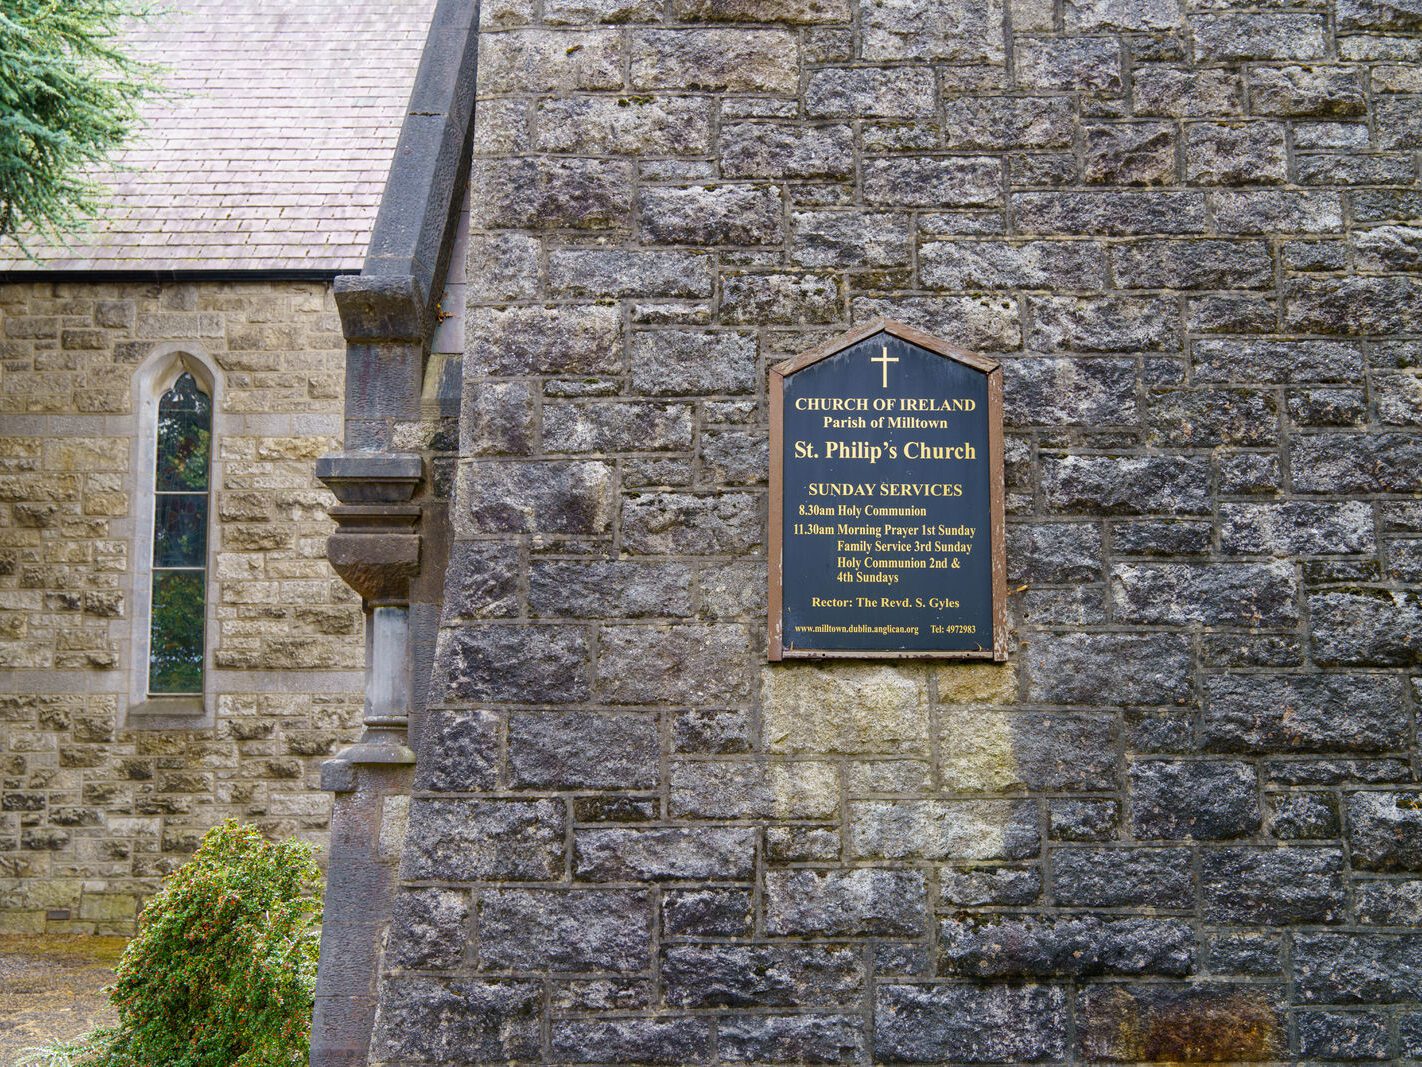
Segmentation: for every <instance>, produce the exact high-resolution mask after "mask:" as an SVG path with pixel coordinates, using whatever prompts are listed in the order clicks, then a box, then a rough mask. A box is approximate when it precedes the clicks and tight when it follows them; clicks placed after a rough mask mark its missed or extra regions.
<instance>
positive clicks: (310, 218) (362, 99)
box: [0, 0, 435, 271]
mask: <svg viewBox="0 0 1422 1067" xmlns="http://www.w3.org/2000/svg"><path fill="white" fill-rule="evenodd" d="M434 6H435V0H175V2H174V3H172V4H171V5H170V7H171V10H170V12H169V13H167V14H165V15H162V16H159V17H157V18H155V19H152V20H149V21H147V22H145V23H142V24H141V25H139V26H138V27H137V28H136V29H135V30H134V34H133V37H132V38H131V45H132V51H133V52H134V53H135V54H138V55H142V56H144V57H145V58H150V59H154V60H156V61H158V62H160V63H162V64H164V65H165V66H166V67H167V68H168V71H167V73H166V74H165V76H164V81H165V83H166V84H167V85H168V86H169V87H170V88H171V89H173V90H174V91H175V95H174V96H173V97H172V98H171V99H168V100H164V101H158V102H155V103H151V104H149V105H148V106H147V108H146V109H145V116H144V117H145V126H144V129H143V130H142V131H140V133H139V134H138V136H137V137H136V138H135V140H134V142H133V143H132V146H131V147H130V148H128V149H126V150H125V151H124V152H123V153H122V154H121V155H120V156H119V157H118V160H119V163H120V167H121V169H119V170H117V171H115V172H114V173H111V174H106V175H104V176H103V177H104V181H105V184H107V185H109V186H110V188H111V189H112V190H113V192H112V196H111V197H110V199H109V203H108V205H107V206H106V208H105V209H104V211H103V214H102V217H101V218H100V219H98V220H96V221H95V222H94V223H92V224H91V226H90V227H89V228H88V229H86V230H85V231H83V232H81V233H79V234H77V235H75V236H73V237H72V238H71V245H70V247H68V248H60V247H53V248H50V247H45V248H37V249H36V254H37V255H38V256H39V258H40V259H41V261H42V264H43V268H44V269H54V270H66V271H88V270H141V271H148V270H154V271H168V270H293V269H295V270H359V269H360V265H361V261H362V260H363V259H364V257H365V249H366V244H367V242H368V240H369V237H370V229H371V225H372V224H373V222H374V221H375V213H376V210H377V208H378V206H379V203H380V194H381V191H382V189H383V188H384V185H385V177H386V173H387V172H388V170H389V168H390V159H391V156H392V154H393V153H394V149H395V142H396V139H397V138H398V137H399V134H400V125H401V122H402V120H403V118H404V114H405V108H406V104H407V102H408V99H409V95H410V89H411V86H412V85H413V83H414V78H415V69H416V67H417V66H418V64H419V59H420V52H421V50H422V48H423V46H424V42H425V36H426V34H427V32H428V29H429V25H430V18H431V15H432V14H433V11H434ZM7 244H8V242H7ZM3 251H4V252H5V253H6V255H4V256H3V257H0V270H6V269H15V270H33V269H36V265H35V264H34V263H31V262H28V261H26V260H25V259H23V258H22V257H19V256H18V254H17V253H15V252H14V250H13V246H10V247H7V248H5V249H3Z"/></svg>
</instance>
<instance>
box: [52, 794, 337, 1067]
mask: <svg viewBox="0 0 1422 1067" xmlns="http://www.w3.org/2000/svg"><path fill="white" fill-rule="evenodd" d="M319 888H320V870H319V869H318V868H317V866H316V864H315V863H314V862H313V861H312V858H311V848H310V846H309V845H304V844H301V843H300V842H297V841H282V842H277V843H272V842H269V841H267V840H265V839H264V838H263V837H262V835H261V833H260V832H259V831H258V830H257V829H256V828H255V827H253V826H239V825H237V823H236V822H233V821H231V820H229V821H227V822H225V823H223V824H222V825H221V826H215V827H213V828H212V829H211V830H209V831H208V832H207V834H206V836H204V837H203V840H202V845H201V847H199V848H198V850H197V854H196V855H195V856H193V858H192V860H190V861H189V862H188V863H187V864H185V865H184V866H183V867H181V868H180V869H179V870H177V871H175V872H174V873H173V874H172V875H170V876H169V877H168V879H167V880H166V881H165V882H164V884H163V888H162V890H161V891H160V892H159V893H158V894H157V895H156V896H154V897H153V898H152V899H151V900H150V901H149V902H148V905H147V907H145V908H144V909H143V915H142V916H141V917H140V920H139V932H138V936H137V937H135V938H134V939H133V940H132V941H131V942H129V944H128V947H127V948H126V949H125V950H124V954H123V958H122V959H121V960H120V961H119V965H118V972H117V980H116V981H115V982H114V985H113V986H112V987H111V988H110V990H109V996H110V999H111V1000H112V1001H113V1003H114V1005H115V1007H117V1008H118V1013H119V1022H118V1025H117V1026H116V1027H114V1028H113V1029H112V1030H109V1031H106V1032H104V1033H103V1034H101V1035H96V1037H98V1038H99V1040H98V1041H97V1042H96V1045H97V1047H98V1048H99V1049H100V1051H98V1052H97V1053H96V1054H94V1055H93V1056H91V1057H89V1058H86V1059H83V1060H81V1061H79V1062H81V1063H83V1064H85V1065H86V1067H90V1065H92V1067H295V1065H303V1064H305V1063H306V1059H307V1051H308V1048H309V1046H310V1041H311V1007H312V992H313V990H314V989H315V985H316V956H317V942H318V928H319V924H320V915H321V903H320V897H319V895H318V894H319Z"/></svg>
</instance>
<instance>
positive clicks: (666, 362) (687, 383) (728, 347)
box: [632, 330, 758, 396]
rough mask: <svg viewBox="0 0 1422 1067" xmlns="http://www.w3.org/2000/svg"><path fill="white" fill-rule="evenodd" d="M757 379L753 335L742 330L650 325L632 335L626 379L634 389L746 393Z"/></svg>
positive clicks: (680, 393)
mask: <svg viewBox="0 0 1422 1067" xmlns="http://www.w3.org/2000/svg"><path fill="white" fill-rule="evenodd" d="M757 380H758V376H757V370H756V345H755V338H754V337H752V336H750V335H748V334H745V333H740V332H733V331H721V330H717V331H714V332H702V331H700V330H655V331H648V332H643V333H637V334H635V335H634V337H633V339H632V384H633V387H634V389H635V391H636V392H639V393H644V394H647V395H650V396H697V395H706V394H711V395H724V394H728V393H749V392H750V391H751V390H752V389H754V387H755V383H756V382H757Z"/></svg>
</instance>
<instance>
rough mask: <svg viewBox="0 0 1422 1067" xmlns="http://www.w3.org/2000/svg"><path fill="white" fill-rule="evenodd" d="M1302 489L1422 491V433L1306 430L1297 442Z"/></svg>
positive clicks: (1295, 469)
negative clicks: (1321, 431) (1421, 434)
mask: <svg viewBox="0 0 1422 1067" xmlns="http://www.w3.org/2000/svg"><path fill="white" fill-rule="evenodd" d="M1292 451H1293V477H1294V489H1295V490H1296V491H1298V492H1301V493H1326V494H1330V495H1344V494H1348V493H1415V492H1419V491H1422V437H1418V436H1416V435H1412V434H1405V433H1366V434H1354V433H1337V432H1333V433H1311V434H1301V435H1299V437H1298V438H1297V439H1296V440H1295V442H1294V445H1293V449H1292Z"/></svg>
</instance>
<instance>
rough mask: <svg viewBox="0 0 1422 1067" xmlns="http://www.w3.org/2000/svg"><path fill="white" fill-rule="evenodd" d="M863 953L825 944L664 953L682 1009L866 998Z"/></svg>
mask: <svg viewBox="0 0 1422 1067" xmlns="http://www.w3.org/2000/svg"><path fill="white" fill-rule="evenodd" d="M863 982H864V964H863V956H862V955H861V954H860V953H858V952H855V951H854V950H853V949H851V948H843V947H831V946H823V945H785V946H773V947H772V946H760V945H672V946H670V947H668V948H665V949H663V951H662V984H663V987H664V988H665V990H666V1000H667V1003H668V1004H669V1005H671V1006H673V1007H678V1008H757V1007H760V1008H770V1007H793V1006H798V1005H805V1006H810V1005H813V1006H815V1007H830V1006H833V1005H838V1004H846V1005H847V1004H850V1003H852V1002H854V1001H855V1000H856V999H857V998H858V997H860V996H862V995H863V993H862V987H863Z"/></svg>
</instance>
